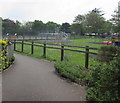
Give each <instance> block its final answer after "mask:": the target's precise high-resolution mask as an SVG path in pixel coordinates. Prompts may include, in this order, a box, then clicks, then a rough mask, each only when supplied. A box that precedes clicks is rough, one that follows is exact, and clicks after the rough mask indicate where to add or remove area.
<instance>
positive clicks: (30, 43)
mask: <svg viewBox="0 0 120 103" xmlns="http://www.w3.org/2000/svg"><path fill="white" fill-rule="evenodd" d="M20 41H21V42H20ZM28 42H29V43H28ZM12 43H13V44H14V50H15V51H18V50H16V44H21V51H19V52H24V45H31V54H34V46H37V47H43V56H44V57H45V58H46V53H47V52H46V48H51V49H58V50H61V58H60V59H61V61H63V60H64V54H65V53H64V51H74V52H80V53H85V67H86V68H88V65H89V54H94V55H97V53H95V52H90V50H97V48H92V47H89V46H86V47H82V46H74V45H64V44H61V45H60V44H50V43H46V42H35V41H27V42H26V41H24V40H17V41H16V40H14V41H12ZM40 44H41V45H40ZM50 45H51V46H50ZM54 46H57V47H54ZM65 47H75V48H82V49H85V50H76V49H69V48H65Z"/></svg>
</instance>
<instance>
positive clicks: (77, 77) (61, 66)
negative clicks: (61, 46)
mask: <svg viewBox="0 0 120 103" xmlns="http://www.w3.org/2000/svg"><path fill="white" fill-rule="evenodd" d="M55 68H56V70H57V72H58V73H59V74H60V75H61V76H62V77H65V78H68V79H70V80H71V81H74V82H76V83H82V84H85V77H86V75H87V73H88V71H87V69H85V68H84V67H81V66H79V65H74V64H73V63H71V62H69V61H62V62H57V63H56V64H55Z"/></svg>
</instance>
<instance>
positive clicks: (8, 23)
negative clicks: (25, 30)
mask: <svg viewBox="0 0 120 103" xmlns="http://www.w3.org/2000/svg"><path fill="white" fill-rule="evenodd" d="M2 23H3V25H2V27H3V28H2V29H3V35H6V34H7V33H9V34H10V35H14V34H15V33H16V32H17V25H16V23H15V22H14V21H13V20H10V19H4V20H3V21H2Z"/></svg>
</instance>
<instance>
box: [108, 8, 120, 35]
mask: <svg viewBox="0 0 120 103" xmlns="http://www.w3.org/2000/svg"><path fill="white" fill-rule="evenodd" d="M110 21H111V22H112V23H113V32H115V33H119V36H120V14H119V11H118V10H115V11H114V14H113V15H112V19H110Z"/></svg>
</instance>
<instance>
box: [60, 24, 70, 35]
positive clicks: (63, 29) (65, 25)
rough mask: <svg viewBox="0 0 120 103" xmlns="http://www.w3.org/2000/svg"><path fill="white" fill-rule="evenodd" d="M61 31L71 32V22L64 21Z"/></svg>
mask: <svg viewBox="0 0 120 103" xmlns="http://www.w3.org/2000/svg"><path fill="white" fill-rule="evenodd" d="M60 31H62V32H64V33H70V24H69V23H62V25H61V27H60Z"/></svg>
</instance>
